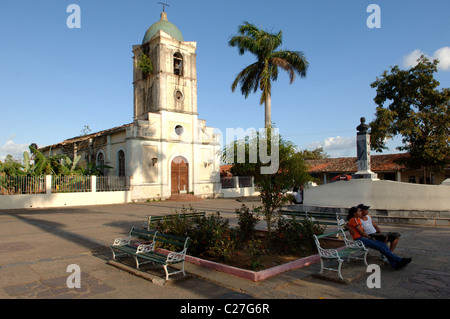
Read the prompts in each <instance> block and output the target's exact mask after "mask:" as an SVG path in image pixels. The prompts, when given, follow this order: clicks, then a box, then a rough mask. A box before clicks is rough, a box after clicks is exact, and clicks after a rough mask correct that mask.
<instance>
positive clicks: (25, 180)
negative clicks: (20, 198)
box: [0, 175, 46, 195]
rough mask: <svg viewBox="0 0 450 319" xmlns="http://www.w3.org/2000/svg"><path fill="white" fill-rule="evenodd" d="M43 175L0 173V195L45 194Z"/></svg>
mask: <svg viewBox="0 0 450 319" xmlns="http://www.w3.org/2000/svg"><path fill="white" fill-rule="evenodd" d="M45 191H46V182H45V176H6V175H3V176H1V175H0V195H21V194H45Z"/></svg>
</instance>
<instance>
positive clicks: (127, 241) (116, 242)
mask: <svg viewBox="0 0 450 319" xmlns="http://www.w3.org/2000/svg"><path fill="white" fill-rule="evenodd" d="M130 242H131V236H128V237H127V238H116V239H115V240H114V244H113V246H125V245H129V244H130Z"/></svg>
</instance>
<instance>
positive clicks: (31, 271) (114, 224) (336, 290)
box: [0, 199, 450, 299]
mask: <svg viewBox="0 0 450 319" xmlns="http://www.w3.org/2000/svg"><path fill="white" fill-rule="evenodd" d="M189 204H191V205H192V207H193V208H194V209H196V210H197V211H206V212H208V213H211V212H220V214H221V215H222V216H223V217H227V218H229V219H230V221H231V222H230V223H231V224H233V223H236V214H235V213H234V212H235V209H236V208H239V207H240V206H241V204H242V203H241V202H238V201H236V200H234V199H207V200H201V201H194V202H190V203H183V202H176V201H162V202H153V203H133V204H123V205H103V206H78V207H65V208H51V209H22V210H1V209H0V230H1V231H0V298H2V299H22V298H25V299H49V298H59V299H92V298H95V299H141V298H145V299H244V298H252V299H256V298H264V299H321V298H325V299H356V298H364V299H371V298H381V299H386V298H387V299H405V298H408V299H410V298H415V299H429V298H432V299H448V298H450V245H449V244H448V243H449V241H450V228H448V227H425V226H407V225H384V224H382V225H381V226H382V228H383V230H392V231H393V230H395V231H398V232H400V233H401V234H402V237H401V240H400V243H399V245H398V247H397V249H396V253H397V254H398V255H401V256H407V257H412V258H413V261H412V263H411V264H410V265H408V267H406V268H404V269H402V270H392V269H390V267H388V266H385V265H383V264H382V262H381V261H380V258H379V257H380V256H379V255H377V254H373V253H371V255H370V258H369V263H371V261H372V262H374V263H378V264H380V265H381V288H369V287H368V285H367V278H368V276H369V275H370V273H367V272H366V268H365V267H362V266H361V265H360V264H358V263H357V262H351V263H350V264H344V266H343V269H344V272H343V273H344V277H348V278H354V280H352V281H350V282H349V283H347V284H343V283H339V282H335V281H331V280H325V279H321V278H317V277H316V276H314V275H315V274H316V273H317V272H318V270H319V269H320V266H319V264H313V265H310V266H308V267H303V268H300V269H296V270H292V271H288V272H285V273H282V274H279V275H277V276H275V277H271V278H269V279H266V280H264V281H259V282H252V281H249V280H246V279H242V278H239V277H236V276H233V275H228V274H225V273H221V272H219V271H216V270H212V269H207V268H203V267H199V266H195V265H193V264H190V263H186V270H187V273H188V275H187V276H186V277H183V278H179V277H177V278H175V279H174V280H169V281H168V282H165V281H164V280H163V279H164V277H163V271H162V267H160V266H159V267H155V266H151V267H155V268H154V270H153V268H152V269H151V271H154V275H153V278H154V279H153V280H148V279H146V278H142V277H140V276H136V275H133V274H130V273H129V272H127V271H124V270H123V269H119V268H117V267H113V266H112V265H110V264H108V261H110V260H111V257H112V256H111V252H110V251H109V249H108V246H109V245H110V244H112V242H113V241H114V239H115V238H117V237H124V235H126V234H127V233H128V231H129V229H130V227H131V226H142V224H143V222H145V221H146V219H147V216H149V215H156V214H170V213H174V212H175V210H177V211H180V210H181V208H182V206H183V205H185V206H186V207H188V205H189ZM246 204H247V206H248V207H250V208H251V207H253V206H257V205H258V202H256V201H248V202H246ZM263 225H264V221H262V222H261V223H260V224H259V227H263ZM69 265H78V266H79V267H80V270H81V287H80V288H69V287H68V285H67V279H68V276H69V275H70V274H71V273H70V272H68V271H67V267H68V266H69Z"/></svg>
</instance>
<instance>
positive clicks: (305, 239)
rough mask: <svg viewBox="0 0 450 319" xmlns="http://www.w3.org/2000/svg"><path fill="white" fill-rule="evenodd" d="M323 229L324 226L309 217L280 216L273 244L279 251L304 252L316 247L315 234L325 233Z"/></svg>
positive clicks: (288, 252)
mask: <svg viewBox="0 0 450 319" xmlns="http://www.w3.org/2000/svg"><path fill="white" fill-rule="evenodd" d="M323 231H324V227H322V226H320V225H319V224H318V223H317V222H314V221H311V220H308V219H302V220H297V219H295V218H294V219H293V220H286V219H284V218H280V219H279V220H278V224H277V227H276V230H275V231H274V232H273V234H272V238H271V241H272V245H271V246H272V247H273V248H274V249H277V250H278V251H277V253H284V254H304V253H306V252H309V251H311V250H312V249H314V247H315V243H314V238H313V234H316V235H319V234H323Z"/></svg>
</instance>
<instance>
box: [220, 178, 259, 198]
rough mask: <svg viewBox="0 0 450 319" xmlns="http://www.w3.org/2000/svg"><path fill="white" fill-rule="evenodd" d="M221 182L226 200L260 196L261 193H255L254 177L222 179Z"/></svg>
mask: <svg viewBox="0 0 450 319" xmlns="http://www.w3.org/2000/svg"><path fill="white" fill-rule="evenodd" d="M220 182H221V184H222V194H223V197H225V198H230V197H242V196H257V195H259V192H256V191H255V186H254V183H253V177H251V176H232V177H221V178H220Z"/></svg>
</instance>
